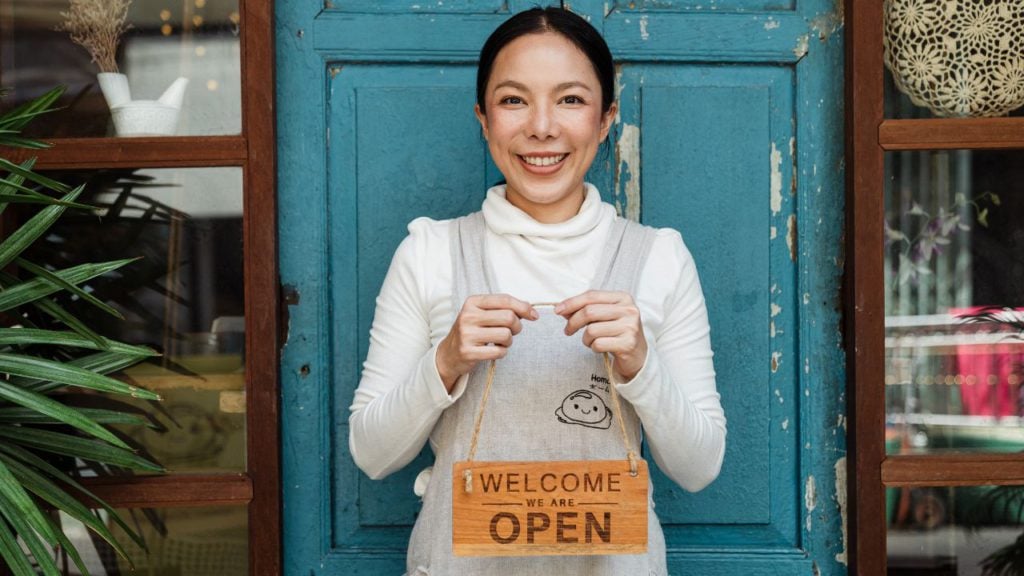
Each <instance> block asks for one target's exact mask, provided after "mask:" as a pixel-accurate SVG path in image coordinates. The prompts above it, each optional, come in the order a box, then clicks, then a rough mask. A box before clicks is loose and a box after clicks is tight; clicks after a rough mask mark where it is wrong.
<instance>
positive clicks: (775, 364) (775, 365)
mask: <svg viewBox="0 0 1024 576" xmlns="http://www.w3.org/2000/svg"><path fill="white" fill-rule="evenodd" d="M780 360H782V352H772V372H778V371H779V361H780ZM779 401H780V402H781V401H782V398H779Z"/></svg>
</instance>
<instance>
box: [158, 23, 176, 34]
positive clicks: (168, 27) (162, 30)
mask: <svg viewBox="0 0 1024 576" xmlns="http://www.w3.org/2000/svg"><path fill="white" fill-rule="evenodd" d="M173 31H174V28H172V27H171V25H170V24H164V25H163V26H161V27H160V33H161V34H163V35H164V36H170V35H171V32H173Z"/></svg>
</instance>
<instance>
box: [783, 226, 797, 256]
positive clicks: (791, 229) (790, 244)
mask: <svg viewBox="0 0 1024 576" xmlns="http://www.w3.org/2000/svg"><path fill="white" fill-rule="evenodd" d="M796 243H797V239H796V214H790V215H789V218H787V219H786V247H787V248H789V259H790V260H793V261H794V262H795V261H796Z"/></svg>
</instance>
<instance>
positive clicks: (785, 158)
mask: <svg viewBox="0 0 1024 576" xmlns="http://www.w3.org/2000/svg"><path fill="white" fill-rule="evenodd" d="M528 5H530V6H532V5H533V2H532V1H531V2H494V1H474V0H446V1H445V2H443V3H440V2H434V3H426V2H424V3H420V2H413V1H412V0H401V1H385V2H378V1H374V2H369V1H368V0H349V1H344V2H343V1H337V0H336V1H334V2H331V3H329V4H328V5H327V7H326V9H325V8H324V6H323V5H321V4H319V3H317V2H314V1H312V0H304V1H295V2H289V3H282V4H280V5H279V6H278V13H277V30H278V35H277V38H278V40H277V42H278V46H277V58H278V114H279V118H278V134H279V157H280V161H279V163H278V164H279V170H280V174H279V182H280V199H279V205H280V208H279V212H280V221H279V227H280V238H281V246H280V258H281V270H282V282H283V284H284V290H283V293H284V294H285V295H286V297H287V303H288V304H289V306H288V312H289V319H288V320H289V322H288V323H287V325H288V329H289V332H288V338H287V344H286V347H285V348H284V350H283V353H282V387H283V401H282V404H281V405H282V410H283V413H282V448H283V450H282V453H283V460H284V461H283V467H284V469H283V473H284V484H285V494H284V501H285V511H284V517H285V532H286V540H285V560H286V570H287V573H288V574H296V575H298V574H302V575H307V574H311V573H315V574H321V573H322V574H399V573H401V571H402V570H403V567H404V556H405V554H404V551H405V545H406V542H407V540H408V537H409V530H410V527H411V526H412V524H413V522H414V521H415V517H416V514H417V511H418V508H419V502H418V499H417V498H416V497H415V496H414V495H413V494H412V490H411V487H412V482H413V479H414V478H415V475H416V474H417V473H418V471H419V470H420V469H421V468H422V467H423V466H426V465H428V464H429V462H430V456H429V451H426V452H425V453H424V454H422V455H421V456H420V457H419V458H418V459H417V461H416V462H414V463H413V464H410V465H409V466H407V467H406V468H405V469H404V470H402V471H400V472H398V473H396V474H394V475H392V476H391V477H389V478H387V479H385V480H383V481H372V480H369V479H368V478H367V477H365V475H363V474H362V473H361V472H359V471H358V470H357V469H356V468H355V466H354V464H353V463H352V460H351V456H350V454H349V453H348V430H347V417H348V410H347V409H348V406H349V404H350V403H351V400H352V393H353V391H354V389H355V387H356V385H357V384H358V379H359V370H360V366H361V363H362V361H363V359H364V358H365V355H366V347H367V344H368V332H369V326H370V323H371V322H372V315H373V310H374V298H375V296H376V294H377V291H378V289H379V287H380V284H381V282H382V280H383V277H384V274H385V272H386V270H387V267H388V264H389V261H390V257H391V254H392V252H393V251H394V249H395V247H396V246H397V245H398V243H399V242H400V241H401V239H402V238H403V237H404V236H405V234H406V225H407V223H408V222H409V221H410V220H412V219H413V218H415V217H418V216H430V217H432V218H449V217H452V216H456V215H460V214H465V213H468V212H471V211H473V210H476V209H478V208H479V205H480V202H481V201H482V199H483V195H484V191H485V190H486V188H487V187H488V186H489V185H490V184H493V183H494V182H496V181H497V180H499V179H500V178H501V176H500V174H499V173H498V172H497V170H496V169H495V167H494V165H493V163H492V162H490V160H489V159H488V157H487V151H486V145H485V143H484V142H483V140H482V138H481V137H480V130H479V126H478V124H477V123H476V120H475V118H474V117H473V115H472V106H473V102H474V82H475V60H476V57H477V54H478V52H479V49H480V46H481V45H482V44H483V41H484V40H485V39H486V37H487V35H488V34H489V33H490V32H491V30H493V29H494V27H496V26H497V25H498V24H500V23H501V22H502V21H504V19H506V18H507V17H508V16H509V14H511V13H512V12H515V11H518V10H520V9H523V8H526V7H528ZM571 7H572V9H573V10H574V11H576V12H578V13H580V14H582V15H584V16H585V17H587V18H588V19H589V20H590V21H591V22H592V23H594V24H595V26H597V27H598V28H599V29H601V30H602V31H603V34H604V35H605V37H606V39H607V40H608V42H609V44H610V46H611V48H612V51H613V53H614V54H615V55H616V57H617V72H618V90H619V92H620V93H619V96H620V102H621V111H620V114H619V118H618V119H617V122H616V123H615V125H614V126H613V128H612V131H611V137H610V140H611V143H610V144H608V145H607V146H606V149H605V151H604V152H600V153H599V156H598V159H597V161H596V162H595V164H594V166H593V167H592V169H591V172H590V174H589V175H588V178H589V179H590V181H591V182H594V183H595V184H596V185H597V186H598V187H599V188H600V189H601V192H602V196H603V197H604V198H605V199H606V200H607V201H609V202H612V203H614V204H615V205H616V207H617V208H618V209H619V210H620V212H621V213H622V214H624V215H626V216H628V217H631V218H634V219H639V220H640V221H642V222H645V223H647V224H651V225H654V226H671V227H674V228H676V229H679V230H680V231H682V234H683V237H684V239H685V241H686V243H687V246H688V247H689V248H690V250H691V252H693V254H694V257H695V260H696V262H697V265H698V269H699V271H700V274H701V280H702V285H703V288H704V293H705V297H706V299H707V303H708V309H709V314H710V320H711V325H712V340H713V347H714V350H715V354H716V357H715V362H716V370H717V372H718V382H719V390H720V392H721V394H722V402H723V404H724V406H725V410H726V416H727V417H728V418H729V435H728V440H727V452H726V457H725V463H724V465H723V469H722V474H721V476H720V478H719V479H718V480H716V482H715V483H713V484H712V485H711V486H710V487H709V488H707V489H705V490H704V491H702V492H700V493H698V494H690V493H686V492H685V491H683V490H681V489H679V488H678V487H676V486H674V485H673V484H672V483H671V482H670V481H668V480H667V479H666V478H664V477H663V476H662V475H661V473H660V472H657V471H656V470H655V471H654V473H653V475H654V479H655V498H656V503H657V511H658V514H659V516H660V518H661V519H662V522H663V525H664V528H665V533H666V538H667V540H668V545H669V550H670V553H669V561H670V567H671V571H672V573H673V574H709V575H714V574H739V573H742V574H786V575H792V574H812V573H815V570H816V573H818V574H841V573H844V571H845V569H844V565H843V561H844V559H845V557H844V555H843V554H844V548H843V542H842V532H841V525H842V514H843V510H842V503H841V502H840V500H839V495H840V494H841V493H842V491H843V489H844V488H843V489H840V486H838V484H837V482H838V483H841V482H842V481H843V480H842V479H841V478H842V474H840V470H841V469H842V465H843V464H844V460H843V458H842V450H843V435H844V429H843V428H842V427H841V425H842V419H841V414H842V413H843V404H842V396H841V391H842V385H843V378H842V358H841V354H840V353H839V352H838V350H839V348H838V342H837V341H836V338H837V335H838V333H839V331H838V315H837V314H836V313H835V309H834V306H835V302H836V301H837V299H838V279H839V270H840V269H839V268H838V267H837V266H836V263H837V262H838V260H839V257H840V256H839V253H838V247H839V234H840V233H841V218H842V206H841V203H840V199H841V197H842V193H841V192H842V191H841V188H840V187H839V183H840V182H841V179H842V177H841V170H842V167H841V157H840V155H839V154H840V151H841V147H842V133H841V122H842V102H841V100H837V99H836V94H839V93H841V83H840V80H841V78H840V73H841V66H840V65H839V64H838V63H841V43H840V42H839V41H838V34H834V33H835V32H837V30H838V24H836V21H837V19H838V18H840V16H839V15H835V14H832V13H831V12H830V10H831V9H832V3H831V2H826V1H825V0H814V1H809V0H799V1H796V0H790V1H788V2H787V1H786V0H778V1H774V0H719V1H718V2H717V3H701V2H690V1H687V0H679V1H674V0H669V1H659V2H644V1H637V2H610V3H606V2H603V1H596V0H587V1H574V2H571ZM830 18H831V20H830ZM829 22H831V23H832V25H833V28H832V29H829V30H826V29H824V28H822V27H823V26H825V25H826V24H828V23H829ZM809 38H813V39H814V40H813V42H812V41H810V40H809ZM826 99H828V104H827V105H826ZM798 175H799V178H798ZM798 221H799V222H801V223H802V224H801V225H799V226H798ZM833 348H834V349H833ZM837 479H840V480H838V481H837Z"/></svg>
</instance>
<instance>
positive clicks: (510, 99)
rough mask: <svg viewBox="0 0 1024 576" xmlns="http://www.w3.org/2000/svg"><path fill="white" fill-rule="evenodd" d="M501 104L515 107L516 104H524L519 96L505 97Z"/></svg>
mask: <svg viewBox="0 0 1024 576" xmlns="http://www.w3.org/2000/svg"><path fill="white" fill-rule="evenodd" d="M499 103H501V104H513V105H514V104H522V103H523V99H522V98H520V97H519V96H505V97H504V98H502V99H501V100H499Z"/></svg>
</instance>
